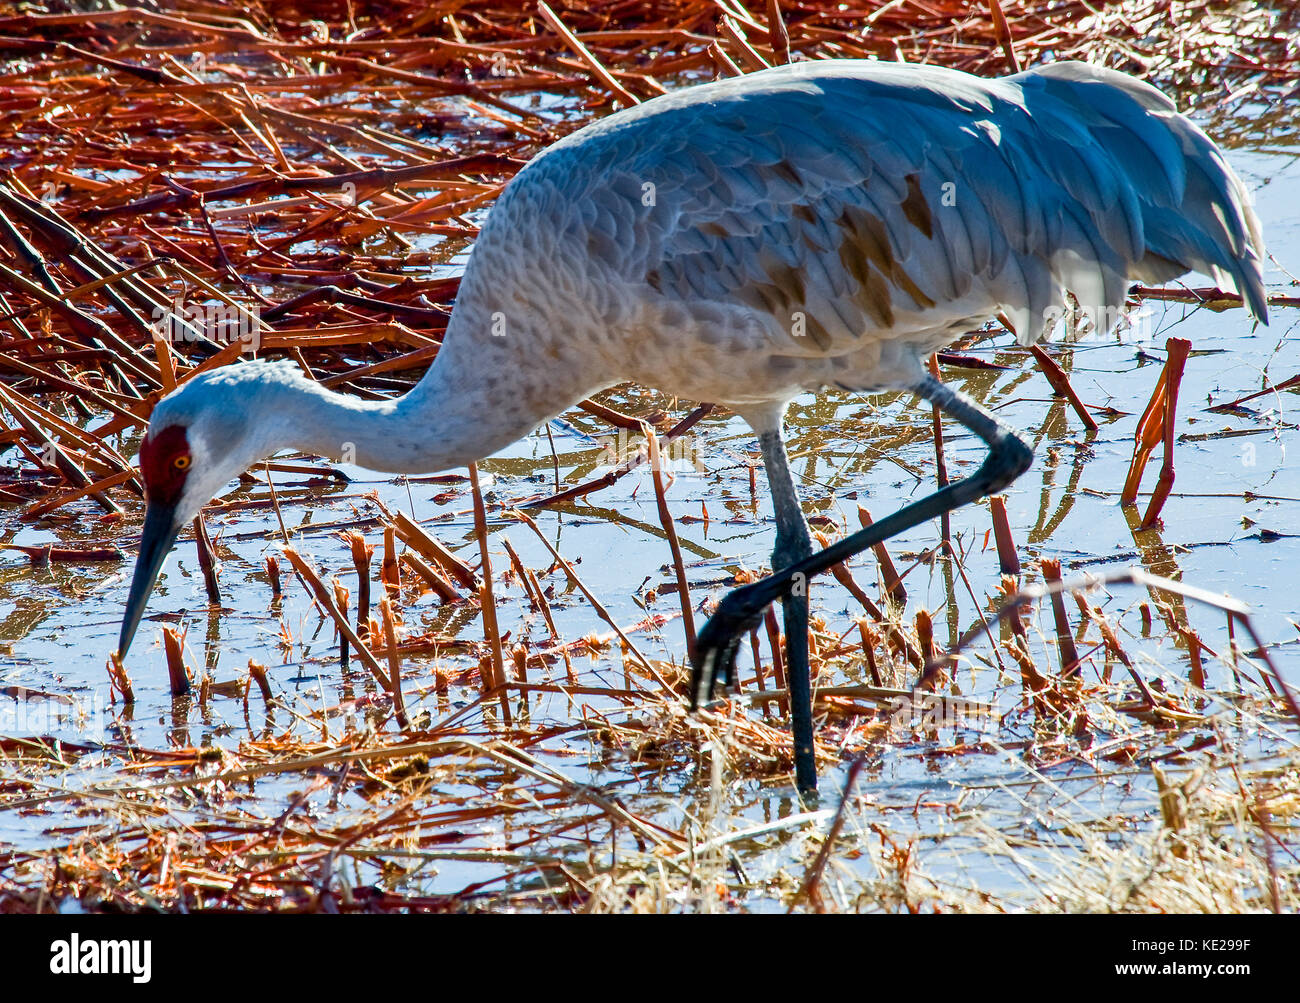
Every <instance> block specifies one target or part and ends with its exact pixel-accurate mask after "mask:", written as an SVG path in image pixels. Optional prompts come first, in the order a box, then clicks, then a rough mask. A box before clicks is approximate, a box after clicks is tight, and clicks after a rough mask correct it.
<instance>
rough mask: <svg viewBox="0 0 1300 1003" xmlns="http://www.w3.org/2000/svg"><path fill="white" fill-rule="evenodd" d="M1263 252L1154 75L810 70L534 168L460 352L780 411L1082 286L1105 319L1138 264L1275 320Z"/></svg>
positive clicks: (1085, 298)
mask: <svg viewBox="0 0 1300 1003" xmlns="http://www.w3.org/2000/svg"><path fill="white" fill-rule="evenodd" d="M1261 257H1262V242H1261V239H1260V234H1259V224H1258V221H1257V220H1256V219H1255V217H1254V214H1253V212H1252V211H1251V209H1250V207H1249V204H1248V202H1247V198H1246V194H1245V191H1244V189H1243V187H1242V186H1241V184H1240V182H1239V181H1238V180H1237V178H1236V177H1235V175H1234V174H1233V173H1232V171H1231V169H1230V168H1229V167H1228V166H1227V164H1226V163H1225V162H1224V160H1223V157H1222V155H1221V153H1220V152H1219V151H1218V149H1217V148H1216V147H1215V146H1214V145H1213V143H1211V142H1210V140H1209V139H1208V138H1206V136H1205V135H1204V134H1203V133H1202V132H1201V131H1200V130H1199V129H1198V128H1197V127H1196V126H1195V125H1194V124H1192V123H1191V122H1189V121H1188V120H1187V119H1186V118H1184V117H1182V116H1181V115H1179V114H1178V113H1177V112H1176V111H1175V110H1174V108H1173V105H1172V104H1171V103H1170V102H1169V100H1168V99H1167V98H1165V97H1164V96H1163V95H1162V94H1160V93H1159V92H1158V91H1156V90H1155V89H1154V88H1151V87H1149V86H1147V85H1146V84H1143V83H1141V82H1140V81H1137V80H1134V79H1133V78H1131V77H1128V76H1124V75H1122V74H1119V73H1114V72H1111V71H1107V70H1102V69H1097V68H1094V67H1090V66H1087V65H1084V64H1079V63H1058V64H1054V65H1049V66H1046V67H1042V68H1039V69H1035V70H1031V71H1028V72H1026V73H1021V74H1018V75H1016V76H1013V77H1007V78H1005V79H1001V80H984V79H979V78H976V77H973V76H970V75H967V74H964V73H959V72H956V71H952V70H946V69H942V68H938V67H929V66H911V65H901V64H895V63H881V62H864V61H856V60H852V61H826V62H801V63H797V64H794V65H792V66H787V67H781V68H778V69H773V70H768V71H764V72H761V73H756V74H752V75H750V76H746V77H740V78H736V79H732V80H726V81H721V82H718V83H713V84H708V85H704V86H700V87H694V88H690V89H687V90H684V91H681V92H678V93H675V94H671V95H669V96H667V97H662V98H658V99H656V100H654V101H651V102H648V103H646V104H644V105H641V106H640V107H638V108H635V109H632V110H629V111H625V112H622V113H620V114H617V115H614V116H611V117H610V118H607V119H605V120H603V121H600V122H598V123H595V124H593V125H591V126H588V127H587V128H584V129H582V130H580V131H578V132H576V133H574V134H573V135H571V136H569V137H567V138H566V139H564V140H562V141H561V142H559V143H557V144H555V145H554V146H552V147H551V148H550V149H548V150H547V151H546V152H545V153H543V154H542V155H540V156H539V157H537V158H536V159H535V160H533V161H532V163H530V164H529V165H528V167H526V168H525V169H524V170H523V171H522V172H521V173H520V174H519V175H518V176H517V177H516V178H515V179H514V181H513V182H512V183H511V184H510V185H509V186H508V188H507V190H506V192H505V193H504V195H503V196H502V198H501V199H500V200H499V202H498V203H497V205H496V206H495V207H494V209H493V210H492V213H491V216H490V218H489V219H488V222H487V224H486V226H485V227H484V229H483V232H482V234H481V236H480V239H479V241H478V243H477V245H476V246H475V248H474V251H473V254H472V255H471V259H470V263H469V266H468V269H467V271H466V275H465V278H464V281H463V284H462V288H461V293H460V297H459V301H458V303H457V311H456V316H455V317H454V318H453V321H452V326H451V329H450V330H449V332H448V337H447V340H446V346H445V347H444V353H446V354H447V355H448V356H449V357H450V358H451V360H452V362H451V364H452V365H454V366H456V368H458V369H461V368H462V367H463V368H465V369H468V368H470V367H471V366H475V365H477V366H481V365H483V364H484V363H489V364H490V363H492V362H499V364H500V365H502V366H505V367H508V368H509V369H510V370H511V372H510V374H509V377H508V382H507V383H506V384H503V387H502V389H503V391H505V389H506V387H507V386H508V387H509V391H508V393H509V395H510V396H512V397H514V398H516V399H518V398H520V397H525V398H526V397H527V396H528V394H529V393H530V391H531V390H532V385H533V384H534V383H539V384H541V385H539V386H538V387H537V393H539V394H540V395H542V396H543V397H547V398H548V400H549V403H550V404H551V405H552V407H553V406H554V405H556V404H558V403H560V399H561V398H570V399H571V398H573V397H574V396H575V395H577V394H582V393H587V392H590V391H591V390H593V389H595V388H597V387H599V386H603V385H606V384H609V383H612V382H615V381H617V380H620V379H627V378H633V379H637V380H639V381H641V382H644V383H647V384H650V385H653V386H657V387H660V388H662V389H665V390H669V391H672V392H676V393H679V394H681V395H682V396H685V397H689V398H693V399H699V400H713V401H719V402H721V403H725V404H729V405H731V406H733V407H735V408H736V409H737V410H739V411H741V412H742V413H745V414H747V415H748V414H753V415H754V416H755V417H756V418H758V419H759V421H761V422H763V423H765V424H766V423H769V422H770V419H769V418H767V416H766V413H768V412H773V411H776V410H779V409H780V408H781V407H783V406H784V404H785V403H786V402H788V400H789V399H790V398H791V397H793V396H794V395H795V394H797V393H799V392H800V391H802V390H806V389H816V388H817V387H820V386H826V385H839V386H843V387H848V388H853V389H867V388H883V387H892V386H906V385H910V383H911V382H912V381H913V379H914V378H915V375H916V373H917V371H918V369H917V367H918V359H920V358H923V357H924V356H925V355H926V354H928V353H929V352H931V351H934V350H935V349H937V348H940V347H942V346H944V345H945V344H948V343H949V342H950V341H951V340H952V339H953V338H955V337H956V336H958V335H960V334H961V333H963V332H964V331H968V330H971V329H972V328H974V327H976V326H978V325H979V324H980V323H981V322H983V321H984V320H986V319H988V318H990V317H992V316H994V315H996V314H998V313H1004V314H1005V315H1006V316H1007V317H1009V318H1010V319H1011V321H1012V323H1013V326H1014V328H1015V330H1016V333H1017V336H1018V338H1019V340H1020V341H1021V342H1022V343H1030V342H1032V341H1034V340H1036V339H1037V338H1038V337H1039V336H1041V334H1042V333H1043V330H1044V327H1045V326H1046V325H1047V324H1048V323H1049V322H1050V321H1051V319H1052V318H1053V316H1056V315H1057V314H1059V311H1060V310H1061V308H1062V305H1063V302H1064V300H1063V292H1064V291H1065V290H1066V289H1069V290H1070V291H1071V292H1072V293H1074V294H1075V295H1076V297H1077V299H1078V301H1079V303H1080V304H1082V305H1083V306H1084V307H1085V308H1086V309H1088V310H1090V311H1095V313H1094V317H1096V318H1100V319H1101V320H1102V322H1103V326H1108V325H1107V324H1106V323H1105V322H1106V321H1109V320H1113V319H1114V318H1115V317H1116V316H1118V311H1119V309H1120V307H1121V305H1122V302H1123V298H1124V292H1125V289H1126V287H1127V284H1128V283H1129V281H1130V280H1132V279H1134V278H1143V279H1148V280H1155V281H1159V280H1164V279H1167V278H1170V277H1172V276H1174V275H1178V274H1182V273H1183V272H1186V271H1189V270H1191V269H1198V270H1201V271H1204V272H1207V273H1209V274H1210V275H1212V276H1213V277H1214V278H1215V279H1216V280H1217V281H1219V282H1220V283H1221V284H1222V285H1224V286H1226V287H1231V288H1235V289H1237V290H1239V291H1240V292H1241V293H1243V295H1244V296H1245V297H1246V300H1247V302H1248V304H1249V306H1250V308H1251V309H1252V311H1253V312H1254V313H1255V314H1256V316H1260V317H1263V315H1264V312H1265V307H1264V292H1263V287H1262V283H1261V278H1260V261H1261ZM493 318H496V320H497V325H496V328H495V330H494V327H493ZM444 364H446V363H444ZM435 368H436V367H435ZM566 402H567V401H566ZM539 403H540V402H539ZM519 406H520V407H521V408H526V409H530V410H531V408H528V402H527V401H526V400H519ZM541 410H542V411H545V410H546V409H545V408H542V409H541Z"/></svg>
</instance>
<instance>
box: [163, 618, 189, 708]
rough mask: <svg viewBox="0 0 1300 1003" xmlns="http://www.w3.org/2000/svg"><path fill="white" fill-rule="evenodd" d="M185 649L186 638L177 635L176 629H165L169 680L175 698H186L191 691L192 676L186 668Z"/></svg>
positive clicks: (164, 640)
mask: <svg viewBox="0 0 1300 1003" xmlns="http://www.w3.org/2000/svg"><path fill="white" fill-rule="evenodd" d="M183 647H184V638H182V637H181V635H180V634H178V633H176V628H174V627H164V628H163V651H164V652H165V653H166V655H167V678H168V681H169V682H170V684H171V692H172V696H174V697H181V696H184V695H185V694H186V693H188V692H189V691H190V674H189V672H188V671H187V670H186V668H185V659H184V656H183V654H182V649H183Z"/></svg>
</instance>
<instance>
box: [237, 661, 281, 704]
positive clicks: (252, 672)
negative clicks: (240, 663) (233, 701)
mask: <svg viewBox="0 0 1300 1003" xmlns="http://www.w3.org/2000/svg"><path fill="white" fill-rule="evenodd" d="M248 679H249V682H250V683H257V688H258V690H260V691H261V693H262V699H263V700H264V701H265V702H266V705H267V706H268V707H269V706H270V705H271V704H272V703H274V701H275V698H274V697H273V696H272V695H271V681H270V680H269V679H268V678H267V675H266V666H265V665H262V664H261V663H260V662H255V661H253V660H252V659H251V658H250V659H249V660H248ZM244 700H245V703H247V701H248V687H247V686H245V687H244Z"/></svg>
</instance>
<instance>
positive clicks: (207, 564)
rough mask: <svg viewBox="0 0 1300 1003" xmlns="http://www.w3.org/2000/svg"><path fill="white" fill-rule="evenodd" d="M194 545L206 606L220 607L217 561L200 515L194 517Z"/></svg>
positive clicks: (206, 528) (210, 539)
mask: <svg viewBox="0 0 1300 1003" xmlns="http://www.w3.org/2000/svg"><path fill="white" fill-rule="evenodd" d="M194 544H195V546H197V547H198V550H199V569H200V570H201V571H202V572H203V587H204V588H205V589H206V590H207V593H208V604H209V605H211V606H220V605H221V588H220V587H219V586H218V585H217V560H216V554H215V553H214V552H213V549H212V538H211V537H209V536H208V527H207V526H206V525H205V524H204V522H203V515H202V514H201V513H200V514H199V515H196V516H195V517H194Z"/></svg>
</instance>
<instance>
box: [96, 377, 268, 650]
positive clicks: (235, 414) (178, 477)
mask: <svg viewBox="0 0 1300 1003" xmlns="http://www.w3.org/2000/svg"><path fill="white" fill-rule="evenodd" d="M270 369H272V367H271V366H263V365H261V364H250V365H242V366H232V367H227V368H226V369H218V370H215V371H213V372H211V373H205V374H202V375H200V376H197V377H195V378H194V379H192V380H190V381H188V382H187V383H185V384H183V385H182V386H181V387H180V388H178V389H177V390H175V391H174V392H173V393H171V394H169V395H168V396H167V397H165V398H163V399H162V400H161V401H159V402H158V405H157V407H155V408H154V411H153V416H152V417H151V418H150V420H149V428H148V430H147V431H146V432H145V436H144V439H143V440H142V441H141V443H140V457H139V464H140V476H141V479H142V480H143V481H144V490H145V501H146V507H145V515H144V531H143V534H142V535H141V538H140V553H139V556H138V557H137V558H136V564H135V575H134V577H133V578H132V579H131V592H130V595H129V597H128V598H127V601H126V611H125V614H124V615H123V617H122V633H121V635H120V637H119V638H118V651H119V652H120V653H121V654H122V655H123V656H125V655H126V652H127V649H128V648H129V647H130V646H131V639H132V638H133V637H135V631H136V628H137V627H138V626H139V624H140V618H141V617H142V616H143V615H144V608H145V604H146V603H147V602H148V601H149V595H150V593H151V592H152V591H153V587H154V583H155V582H156V581H157V580H158V574H159V572H160V571H161V570H162V566H163V562H164V561H165V560H166V559H167V555H168V553H169V552H170V551H171V549H172V544H173V543H174V542H175V541H176V534H177V533H179V532H180V529H181V527H182V526H184V525H185V524H186V523H188V522H191V521H192V520H193V519H194V517H195V516H196V515H198V514H199V509H201V508H202V507H203V506H204V505H206V504H207V503H208V502H209V501H210V500H211V499H212V498H213V496H214V495H216V494H217V493H218V492H219V491H220V490H221V489H222V487H224V486H225V485H226V484H228V483H229V482H230V481H231V480H232V479H233V478H235V477H238V476H239V475H240V474H242V473H243V472H244V471H245V470H247V469H248V468H249V467H250V466H252V464H254V463H256V462H257V461H258V460H259V459H261V458H262V457H263V456H265V455H268V452H271V451H273V450H265V449H264V443H265V441H266V437H265V434H264V431H263V428H262V424H264V423H259V422H258V421H257V420H256V419H255V418H254V417H253V416H254V415H256V414H257V413H258V411H259V408H258V407H257V404H258V402H257V401H256V400H254V399H253V397H252V395H253V394H255V393H257V391H258V389H259V384H262V383H264V382H265V379H264V378H263V379H257V378H256V377H259V376H261V375H262V372H263V371H264V370H270Z"/></svg>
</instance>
